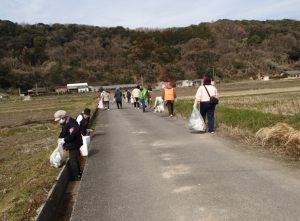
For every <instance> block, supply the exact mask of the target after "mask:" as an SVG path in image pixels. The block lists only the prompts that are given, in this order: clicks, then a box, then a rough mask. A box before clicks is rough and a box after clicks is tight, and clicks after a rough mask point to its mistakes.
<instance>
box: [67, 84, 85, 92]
mask: <svg viewBox="0 0 300 221" xmlns="http://www.w3.org/2000/svg"><path fill="white" fill-rule="evenodd" d="M67 89H68V90H78V92H88V91H89V86H88V84H87V83H76V84H67Z"/></svg>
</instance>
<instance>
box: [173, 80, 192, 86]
mask: <svg viewBox="0 0 300 221" xmlns="http://www.w3.org/2000/svg"><path fill="white" fill-rule="evenodd" d="M175 84H176V87H191V86H193V81H190V80H180V81H176V82H175Z"/></svg>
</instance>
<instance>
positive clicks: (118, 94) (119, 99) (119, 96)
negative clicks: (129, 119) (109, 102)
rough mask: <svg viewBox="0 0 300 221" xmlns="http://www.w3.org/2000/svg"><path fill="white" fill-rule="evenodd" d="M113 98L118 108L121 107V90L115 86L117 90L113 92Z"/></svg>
mask: <svg viewBox="0 0 300 221" xmlns="http://www.w3.org/2000/svg"><path fill="white" fill-rule="evenodd" d="M115 99H116V103H117V107H118V109H120V108H121V109H122V92H121V91H120V90H119V88H117V91H116V92H115Z"/></svg>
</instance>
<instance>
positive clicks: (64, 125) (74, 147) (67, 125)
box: [54, 110, 83, 181]
mask: <svg viewBox="0 0 300 221" xmlns="http://www.w3.org/2000/svg"><path fill="white" fill-rule="evenodd" d="M54 118H55V121H58V122H59V124H60V126H61V132H60V135H59V139H58V140H57V143H58V144H60V145H63V148H64V150H67V151H69V160H70V165H71V168H72V171H73V176H72V178H71V180H75V181H79V180H81V172H80V165H79V161H78V157H79V155H80V152H79V148H80V147H81V146H82V145H83V142H82V138H81V133H80V127H79V125H78V123H77V121H76V120H75V119H73V118H71V117H69V116H68V115H67V112H66V111H64V110H58V111H56V112H55V114H54Z"/></svg>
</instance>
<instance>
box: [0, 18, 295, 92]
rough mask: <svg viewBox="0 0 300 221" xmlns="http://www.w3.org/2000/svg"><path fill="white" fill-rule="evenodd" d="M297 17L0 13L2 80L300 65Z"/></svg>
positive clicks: (244, 71)
mask: <svg viewBox="0 0 300 221" xmlns="http://www.w3.org/2000/svg"><path fill="white" fill-rule="evenodd" d="M299 39H300V22H299V21H296V20H288V19H284V20H267V21H256V20H251V21H248V20H242V21H231V20H226V19H224V20H218V21H216V22H211V23H200V24H198V25H191V26H189V27H184V28H176V27H174V28H166V29H148V28H139V29H135V30H130V29H127V28H123V27H121V26H118V27H95V26H87V25H78V24H57V23H56V24H43V23H37V24H33V25H30V24H18V23H13V22H11V21H7V20H0V87H1V88H2V89H8V88H21V89H23V90H26V89H28V88H32V87H33V86H34V85H35V84H38V85H39V87H47V88H49V89H52V88H54V86H61V85H66V84H67V83H76V82H87V83H88V84H89V85H99V86H100V85H108V84H127V83H139V82H140V78H141V76H143V79H144V81H145V82H146V83H147V84H150V85H151V84H155V83H156V82H158V81H171V82H175V81H177V80H184V79H188V80H194V79H197V78H204V77H206V76H208V77H212V75H213V71H212V70H213V69H214V72H215V74H216V76H217V78H218V79H220V80H222V81H227V82H229V81H237V80H244V79H250V78H251V79H255V78H257V73H258V72H259V71H260V73H262V74H269V75H279V74H281V73H283V71H285V70H299V68H300V63H299V58H300V41H299Z"/></svg>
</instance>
